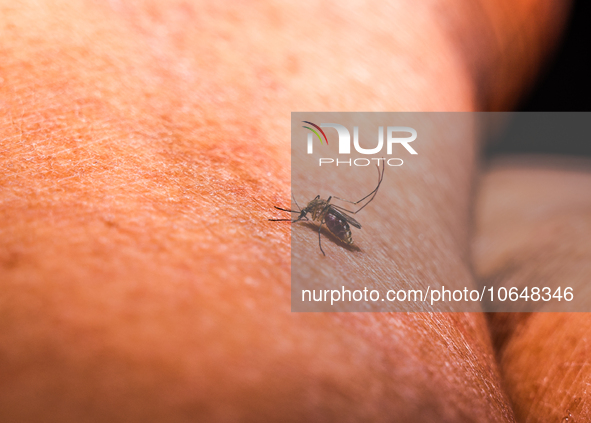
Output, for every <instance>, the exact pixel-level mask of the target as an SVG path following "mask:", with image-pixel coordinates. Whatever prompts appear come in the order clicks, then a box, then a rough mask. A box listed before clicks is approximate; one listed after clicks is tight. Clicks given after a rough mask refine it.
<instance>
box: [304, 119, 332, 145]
mask: <svg viewBox="0 0 591 423" xmlns="http://www.w3.org/2000/svg"><path fill="white" fill-rule="evenodd" d="M302 122H304V123H307V124H308V125H312V126H313V127H314V128H316V129H318V131H320V133H321V134H322V136H323V137H324V140H325V141H326V145H328V138H326V134H325V133H324V131H323V130H322V129H321V128H320V126H318V125H316V124H314V123H312V122H308V121H307V120H303V121H302ZM303 128H306V129H309V130H310V131H312V132H314V133H315V134H316V136H317V137H318V139H319V140H320V144H322V138H320V134H319V133H318V132H317V131H315V130H314V129H312V128H310V127H309V126H303Z"/></svg>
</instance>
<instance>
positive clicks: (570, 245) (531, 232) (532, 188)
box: [474, 157, 591, 423]
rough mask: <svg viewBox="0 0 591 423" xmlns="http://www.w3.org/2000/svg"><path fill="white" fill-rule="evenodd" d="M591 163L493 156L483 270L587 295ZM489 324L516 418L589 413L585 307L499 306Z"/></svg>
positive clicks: (479, 206)
mask: <svg viewBox="0 0 591 423" xmlns="http://www.w3.org/2000/svg"><path fill="white" fill-rule="evenodd" d="M590 170H591V163H590V162H589V161H588V160H576V159H557V158H554V159H550V158H548V157H545V158H544V157H522V158H514V159H508V158H506V159H504V160H497V161H495V162H494V163H492V164H491V166H490V168H489V169H488V172H487V173H486V174H485V176H483V178H482V182H481V186H482V189H481V190H480V195H479V197H478V199H477V201H476V236H475V240H474V243H475V245H474V262H475V267H476V272H477V274H478V276H479V277H480V278H481V279H482V280H483V281H490V280H491V279H495V280H497V281H498V282H500V283H502V282H505V281H509V282H510V284H511V286H519V285H520V284H523V285H524V286H525V285H527V284H530V286H532V285H538V286H540V285H543V286H549V287H552V288H553V290H554V289H555V288H556V287H559V286H560V287H565V286H570V287H572V288H573V290H574V292H575V293H576V295H583V296H585V295H588V294H587V292H586V289H587V285H588V283H589V275H590V274H591V242H590V239H591V217H590V214H589V210H591V197H590V196H589V192H590V189H591V172H590ZM489 322H490V326H491V329H492V333H493V340H494V342H495V344H496V349H497V356H498V360H499V363H500V369H501V372H502V375H503V378H504V382H505V386H506V388H507V391H508V393H509V396H510V398H511V401H512V403H513V404H514V410H515V415H516V418H517V420H518V421H523V422H547V421H561V422H565V423H566V422H581V421H588V420H589V419H590V417H591V408H590V404H589V396H588V394H587V390H588V384H589V380H590V378H591V371H590V370H589V360H590V358H591V353H590V351H589V348H588V343H589V339H590V334H591V328H590V322H589V315H588V314H587V313H492V314H490V315H489Z"/></svg>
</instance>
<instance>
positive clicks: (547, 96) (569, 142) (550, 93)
mask: <svg viewBox="0 0 591 423" xmlns="http://www.w3.org/2000/svg"><path fill="white" fill-rule="evenodd" d="M573 6H574V7H573V10H572V11H571V14H570V17H569V23H568V26H567V29H566V31H565V33H564V34H563V37H562V41H561V42H560V46H559V48H558V50H557V51H556V52H555V53H554V55H553V57H552V58H551V59H550V60H549V61H548V63H547V64H546V66H545V68H544V70H543V71H542V73H541V74H540V75H539V78H538V81H537V83H536V84H535V86H534V87H533V90H532V91H531V92H530V93H529V95H526V96H525V97H524V98H523V99H522V101H521V103H520V105H519V107H518V108H517V110H518V111H524V112H541V111H547V112H554V111H556V112H573V111H591V106H590V105H591V72H590V66H591V61H590V58H591V42H590V41H591V25H590V23H591V2H590V1H589V0H575V2H574V4H573ZM552 123H553V122H551V121H550V122H548V126H547V127H545V128H539V131H540V132H541V133H546V134H547V133H548V132H549V131H551V132H555V135H556V136H555V137H547V136H546V137H544V138H545V139H546V140H540V139H537V138H526V137H520V136H518V135H517V131H516V130H515V128H511V127H510V128H509V132H508V133H507V134H505V136H504V137H503V139H502V141H500V142H499V143H495V144H493V145H491V146H490V147H489V148H488V149H487V150H486V151H485V156H486V157H487V158H490V157H494V156H496V155H501V154H540V153H541V154H560V155H565V156H579V157H581V156H587V157H591V140H589V139H585V138H583V137H578V136H576V134H573V133H569V134H566V133H564V131H563V130H562V129H563V128H556V127H555V126H553V125H552ZM590 124H591V122H590ZM512 134H515V135H512Z"/></svg>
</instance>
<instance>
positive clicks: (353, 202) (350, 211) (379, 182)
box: [328, 165, 386, 214]
mask: <svg viewBox="0 0 591 423" xmlns="http://www.w3.org/2000/svg"><path fill="white" fill-rule="evenodd" d="M385 169H386V168H385V165H384V167H383V168H382V172H381V173H380V168H379V167H378V178H379V179H378V185H377V186H376V187H375V189H374V190H373V191H372V192H370V193H369V194H367V195H366V196H365V197H363V198H362V199H361V200H359V201H349V200H345V199H344V198H340V197H336V196H331V197H329V198H328V201H329V202H330V199H331V198H336V199H337V200H340V201H344V202H345V203H350V204H359V203H361V202H362V201H363V200H365V199H366V198H368V197H369V196H372V197H371V198H370V199H369V201H368V202H367V203H365V204H364V205H363V206H361V207H360V208H359V209H358V210H356V211H353V210H347V209H346V208H344V207H341V206H336V205H333V207H334V208H336V209H337V210H340V211H345V212H347V213H351V214H356V213H359V212H360V211H361V210H363V208H364V207H365V206H367V205H368V204H369V203H371V202H372V201H373V199H374V198H375V196H376V194H377V193H378V189H379V188H380V185H381V184H382V181H383V180H384V170H385ZM372 194H373V195H372Z"/></svg>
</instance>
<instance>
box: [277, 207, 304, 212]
mask: <svg viewBox="0 0 591 423" xmlns="http://www.w3.org/2000/svg"><path fill="white" fill-rule="evenodd" d="M273 207H275V208H276V209H277V210H281V211H286V212H290V213H301V212H302V211H301V210H300V211H297V210H290V209H282V208H281V207H277V206H273ZM298 207H299V206H298Z"/></svg>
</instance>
